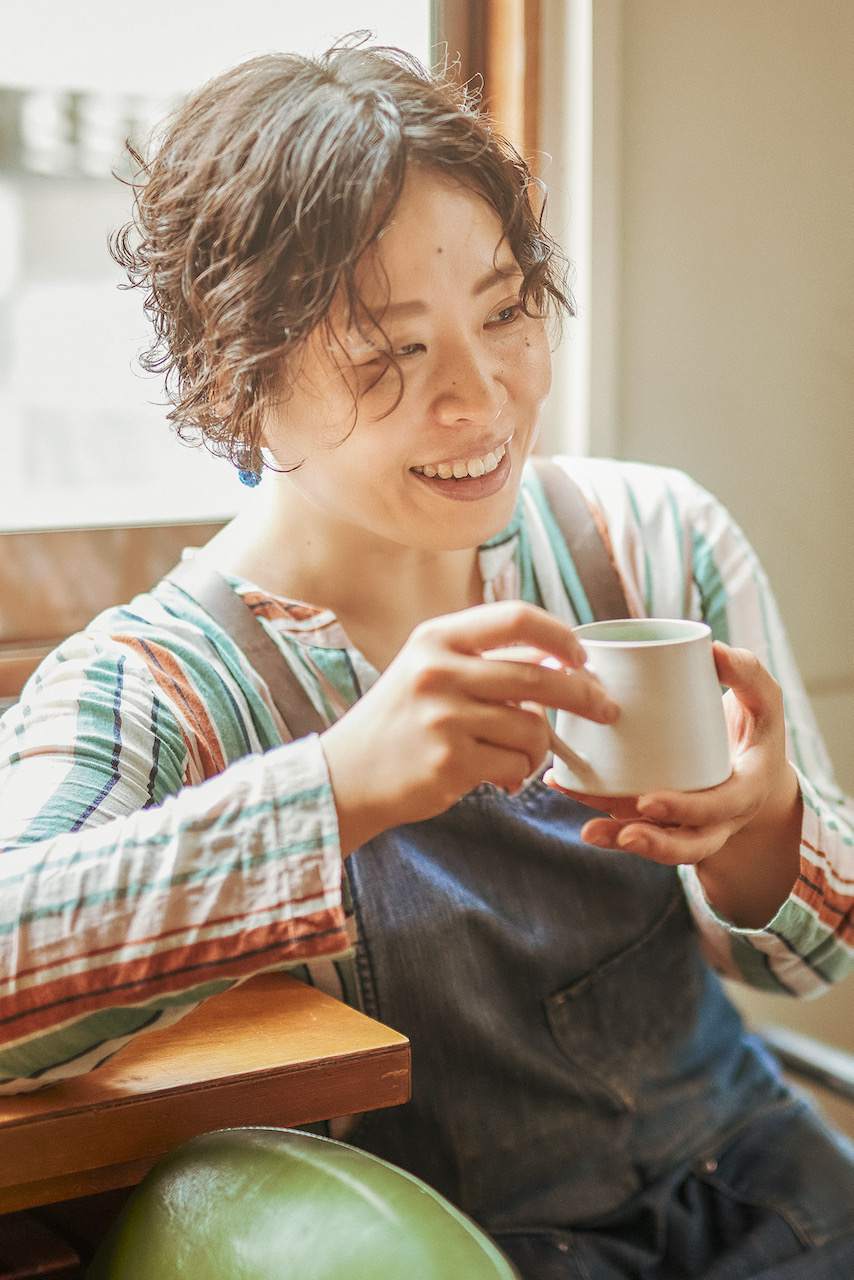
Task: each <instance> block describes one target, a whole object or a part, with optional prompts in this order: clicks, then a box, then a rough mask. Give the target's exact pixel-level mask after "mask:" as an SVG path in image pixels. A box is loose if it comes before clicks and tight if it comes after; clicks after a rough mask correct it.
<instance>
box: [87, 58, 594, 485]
mask: <svg viewBox="0 0 854 1280" xmlns="http://www.w3.org/2000/svg"><path fill="white" fill-rule="evenodd" d="M133 155H134V159H135V160H136V162H137V163H138V165H139V176H138V179H137V181H136V182H135V183H134V194H135V202H134V217H133V221H131V222H130V223H129V224H128V225H127V226H126V227H123V228H122V229H121V230H120V231H119V232H118V233H117V234H116V235H115V236H114V238H113V241H112V245H111V251H112V253H113V256H114V258H115V259H116V260H117V261H118V262H119V263H120V265H122V266H123V267H124V268H125V270H126V272H127V275H128V279H129V281H130V285H131V286H136V287H140V288H143V289H145V290H146V297H145V310H146V313H147V314H148V316H149V318H150V319H151V321H152V323H153V325H154V336H153V339H152V342H151V345H150V348H149V349H148V351H147V352H146V353H145V354H144V355H143V356H142V357H141V359H140V362H141V364H142V366H143V367H144V368H145V369H147V370H148V371H149V372H155V373H159V374H161V375H164V376H165V381H166V389H167V395H168V397H169V401H170V403H171V406H172V407H171V410H170V413H169V417H170V419H171V420H172V422H173V424H174V425H175V427H176V428H177V431H178V433H179V435H181V436H183V437H188V436H191V435H195V434H197V433H200V434H201V436H202V439H203V440H204V442H205V444H206V445H207V446H208V447H209V448H210V449H211V450H212V451H213V452H215V453H219V454H224V455H226V456H228V457H230V458H231V459H232V460H234V461H235V462H237V463H238V464H241V463H245V461H246V459H247V457H248V458H250V459H252V460H255V461H256V462H257V461H260V441H261V438H262V428H263V414H264V409H265V406H266V405H267V404H268V403H269V402H270V400H271V399H272V398H273V397H275V396H276V395H277V394H278V392H277V389H279V390H280V388H281V385H282V378H283V374H284V377H285V379H287V371H288V364H289V361H290V360H291V358H292V357H293V355H294V353H295V352H296V351H297V349H298V348H299V347H300V345H301V344H302V343H303V341H304V340H305V339H306V337H307V336H308V335H309V334H310V333H311V332H312V330H314V328H315V327H316V326H317V325H318V324H320V323H322V322H324V321H327V319H328V316H329V312H330V308H331V307H332V304H333V302H334V301H335V300H336V298H341V297H343V298H345V299H346V301H347V305H348V307H349V312H350V315H351V316H353V317H355V316H358V314H359V313H360V302H359V298H358V291H357V288H356V268H357V265H358V263H359V260H360V259H361V257H362V255H363V254H364V252H365V250H366V249H367V248H368V247H369V246H370V245H371V244H372V243H374V241H375V240H376V238H377V236H378V235H379V233H380V232H381V230H382V228H383V226H384V225H385V224H386V222H387V221H388V218H389V217H390V215H391V213H392V210H393V209H394V206H395V204H396V202H397V199H398V197H399V195H400V192H401V190H402V188H403V184H404V181H405V178H406V172H407V168H408V166H410V165H417V166H419V167H423V168H432V169H436V170H439V171H441V172H444V173H446V174H448V175H449V176H452V177H454V178H455V179H456V180H457V181H459V182H462V183H465V184H467V185H469V186H471V187H473V188H474V189H475V190H477V191H478V192H479V193H480V194H482V196H483V197H484V199H486V201H487V202H488V203H489V204H490V205H491V206H492V207H493V208H494V209H495V211H496V213H497V214H498V216H499V218H500V220H501V224H502V227H503V228H504V234H505V236H506V238H507V241H508V243H509V244H510V247H511V248H512V250H513V253H514V255H515V257H516V260H517V262H518V263H519V266H520V268H521V270H522V273H523V277H524V283H523V289H522V304H523V306H524V307H525V308H526V309H527V310H529V311H530V312H531V314H540V315H554V314H557V316H558V317H560V315H561V313H563V312H568V313H569V314H571V313H572V304H571V300H570V297H569V294H568V292H567V291H566V287H565V278H566V266H565V263H564V260H563V259H562V257H561V255H560V253H559V251H558V250H557V248H556V246H555V245H554V243H553V242H552V241H551V239H550V238H549V236H548V235H547V234H546V232H545V231H544V229H543V226H542V207H541V206H540V208H539V209H535V207H534V204H533V202H532V199H531V187H532V180H531V176H530V173H529V170H528V167H527V165H526V164H525V162H524V161H523V160H522V159H521V157H520V156H519V155H518V154H517V152H516V151H515V150H514V149H513V148H512V147H511V146H510V144H509V143H507V142H506V141H505V140H503V139H502V138H501V137H499V136H498V135H497V134H496V133H495V132H494V131H493V128H492V126H491V124H490V122H489V120H488V119H487V118H486V117H484V116H483V115H480V114H478V112H477V110H476V108H475V105H474V103H473V101H472V100H471V99H470V98H469V96H468V95H467V93H466V91H465V89H461V88H459V87H457V86H454V85H452V84H450V83H446V82H443V81H441V80H439V79H437V78H435V77H433V76H431V75H429V74H428V72H427V71H425V69H424V68H423V67H422V66H421V65H420V64H419V63H418V62H417V61H416V60H415V59H414V58H412V57H410V56H409V55H407V54H405V53H402V52H401V51H400V50H396V49H386V48H376V47H365V46H360V45H355V46H354V45H352V44H344V45H337V46H335V47H334V48H332V49H330V50H329V51H328V52H327V53H325V54H323V55H322V56H320V57H317V58H310V57H303V56H298V55H293V54H273V55H267V56H263V57H258V58H254V59H252V60H250V61H248V62H244V63H242V64H240V65H238V66H236V67H234V68H232V69H231V70H229V71H226V72H225V73H223V74H222V75H220V76H217V77H216V78H215V79H213V80H211V81H210V82H209V83H208V84H206V85H204V86H203V87H202V88H201V89H199V90H198V91H197V92H195V93H194V94H193V95H191V96H190V97H189V98H188V99H187V100H186V101H185V102H184V103H183V104H182V105H181V106H180V107H179V108H178V109H177V110H176V112H175V113H174V114H173V116H172V117H171V119H170V120H169V121H168V122H167V127H166V132H165V136H164V138H163V141H162V144H161V145H160V147H159V149H158V150H157V152H156V154H155V155H154V156H153V158H152V159H151V160H150V161H145V160H143V159H142V157H141V156H139V155H138V154H137V153H136V152H133Z"/></svg>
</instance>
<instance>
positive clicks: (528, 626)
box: [412, 600, 586, 668]
mask: <svg viewBox="0 0 854 1280" xmlns="http://www.w3.org/2000/svg"><path fill="white" fill-rule="evenodd" d="M412 634H413V637H418V636H424V637H428V638H429V637H436V638H438V639H440V640H441V642H443V643H444V644H447V646H448V647H449V648H452V649H455V650H456V651H457V652H458V653H468V654H478V655H479V654H482V653H485V652H486V651H487V650H489V649H500V648H501V647H502V646H506V645H527V646H530V647H531V648H534V649H538V650H540V651H541V652H542V653H543V654H544V655H547V654H550V655H552V656H553V657H555V658H558V659H559V660H560V662H561V663H562V664H563V665H564V666H566V667H571V668H580V667H583V666H584V663H585V660H586V654H585V652H584V649H583V647H582V645H581V643H580V641H579V640H578V639H577V637H576V635H575V633H574V632H573V630H572V628H571V627H568V626H567V625H566V623H564V622H561V621H560V619H559V618H555V617H554V616H553V615H552V614H550V613H546V611H545V609H538V608H537V607H536V606H535V605H530V604H525V603H524V602H522V601H519V600H509V601H505V602H502V603H500V604H483V605H476V606H475V607H474V608H473V609H463V610H461V611H460V612H459V613H453V614H445V615H443V616H442V617H439V618H432V619H430V621H428V622H424V623H422V624H421V625H420V626H418V627H416V629H415V631H414V632H413V633H412Z"/></svg>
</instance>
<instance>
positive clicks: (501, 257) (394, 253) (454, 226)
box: [356, 169, 519, 309]
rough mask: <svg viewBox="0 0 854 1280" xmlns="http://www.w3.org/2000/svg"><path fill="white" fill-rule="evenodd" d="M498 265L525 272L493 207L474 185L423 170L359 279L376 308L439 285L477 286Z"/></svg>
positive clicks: (411, 178) (412, 177) (413, 175)
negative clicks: (521, 268)
mask: <svg viewBox="0 0 854 1280" xmlns="http://www.w3.org/2000/svg"><path fill="white" fill-rule="evenodd" d="M496 268H498V270H499V271H500V272H501V274H502V275H510V274H517V273H519V267H518V264H517V262H516V259H515V257H514V255H513V251H512V249H511V248H510V245H509V243H508V241H507V240H506V238H505V236H504V234H503V228H502V225H501V219H500V218H499V216H498V214H497V213H496V211H495V210H494V209H493V208H492V206H491V205H490V204H489V203H488V202H487V201H486V200H485V199H484V197H483V196H482V195H480V193H479V192H478V191H477V190H475V189H474V188H472V187H470V186H467V185H465V184H463V183H461V182H457V181H455V180H454V179H452V178H450V177H447V176H446V175H444V174H441V173H436V172H434V171H431V170H417V169H416V170H414V171H412V172H410V174H409V175H408V176H407V179H406V182H405V184H404V187H403V191H402V192H401V195H400V199H399V200H398V202H397V204H396V205H395V208H394V210H393V211H392V214H391V216H390V217H389V219H388V221H387V222H386V224H385V226H384V227H383V229H382V231H381V232H380V234H379V236H378V237H377V240H376V243H375V244H374V245H373V246H372V248H371V249H370V250H369V251H368V253H367V254H365V256H364V258H363V259H362V261H361V262H360V264H359V268H358V270H357V273H356V282H357V285H358V288H359V292H360V294H361V296H362V298H363V301H364V302H365V304H366V305H367V306H369V307H370V308H371V309H373V307H374V306H375V305H380V306H383V305H385V304H387V303H388V302H392V303H396V302H398V301H401V300H406V299H407V298H409V297H410V295H412V296H413V297H418V296H420V293H421V292H423V291H425V290H426V291H428V293H429V292H430V291H431V290H432V289H435V288H439V289H441V288H452V289H454V288H461V289H464V290H469V289H470V288H471V287H472V285H473V284H474V283H476V282H480V281H481V280H482V279H483V278H484V276H485V275H486V274H489V273H494V271H495V269H496Z"/></svg>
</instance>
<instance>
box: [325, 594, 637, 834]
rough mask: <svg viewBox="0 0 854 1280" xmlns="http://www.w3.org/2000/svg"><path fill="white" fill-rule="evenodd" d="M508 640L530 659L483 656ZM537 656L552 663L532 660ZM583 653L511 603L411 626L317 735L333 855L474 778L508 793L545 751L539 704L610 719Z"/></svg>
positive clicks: (564, 629)
mask: <svg viewBox="0 0 854 1280" xmlns="http://www.w3.org/2000/svg"><path fill="white" fill-rule="evenodd" d="M511 645H512V646H527V648H526V650H525V656H526V658H528V659H529V660H527V661H521V662H520V661H518V660H515V659H513V660H511V659H509V658H508V659H504V658H502V657H496V656H494V655H492V656H490V657H489V658H487V657H486V656H485V655H487V654H488V653H489V651H490V650H495V649H500V648H502V647H506V646H511ZM546 656H548V657H551V658H553V659H557V661H558V663H559V666H560V669H558V670H555V669H554V668H553V667H548V666H541V665H539V661H538V658H544V657H546ZM584 660H585V654H584V650H583V649H582V647H581V645H580V643H579V642H578V640H577V639H576V637H575V635H574V634H573V631H572V629H571V628H570V627H568V626H566V625H565V624H564V623H562V622H560V621H559V620H558V619H557V618H554V617H552V616H551V615H550V614H548V613H546V612H545V611H544V610H542V609H537V608H535V607H534V606H533V605H527V604H522V603H518V602H513V603H506V604H505V603H502V604H485V605H478V606H476V607H475V608H473V609H465V610H463V611H461V612H460V613H454V614H449V615H447V616H444V617H440V618H434V619H432V620H430V621H429V622H425V623H422V624H421V625H420V626H418V627H416V628H415V630H414V631H413V632H412V635H411V636H410V638H409V639H408V641H407V642H406V644H405V645H404V646H403V648H402V649H401V651H400V653H399V654H398V655H397V657H396V658H395V659H394V661H393V662H392V663H391V664H390V665H389V667H388V668H387V670H386V671H385V672H384V673H383V675H382V676H380V678H379V680H378V681H377V682H376V684H375V685H374V686H373V687H372V688H371V689H370V690H369V691H368V692H367V693H366V694H365V695H364V697H362V698H360V699H359V701H358V702H357V703H356V705H355V706H354V707H352V708H351V709H350V711H348V712H347V714H346V715H344V716H342V718H341V719H340V720H338V721H337V722H336V723H335V724H334V725H332V726H331V727H330V728H329V729H327V730H326V732H325V733H323V734H322V735H321V742H322V744H323V749H324V753H325V756H326V761H327V764H328V767H329V773H330V777H331V779H332V789H333V792H334V795H335V803H336V807H337V810H338V823H339V831H340V836H341V844H342V852H343V853H344V854H345V855H346V854H347V853H350V852H352V850H353V849H355V848H357V847H358V845H360V844H362V843H364V841H365V840H367V839H370V838H371V836H374V835H377V834H378V833H379V832H380V831H385V830H387V829H388V828H389V827H392V826H396V825H398V824H400V823H404V822H417V821H420V820H422V819H424V818H430V817H433V816H434V815H435V814H437V813H442V812H444V810H445V809H448V808H449V807H450V806H451V805H452V804H454V803H456V801H457V800H459V799H460V798H461V796H463V795H465V794H466V792H468V791H471V790H472V789H473V788H474V787H476V786H478V785H479V784H480V783H481V782H492V783H494V784H495V785H496V786H499V787H503V788H505V789H507V790H508V791H515V790H517V789H518V788H519V787H520V786H521V785H522V783H523V782H524V781H525V779H526V778H528V777H529V776H530V775H531V774H532V773H534V772H535V771H536V770H537V769H538V768H539V767H540V765H541V764H542V762H543V760H544V759H545V757H546V755H547V753H548V750H549V729H548V724H547V722H546V720H545V718H544V716H543V714H542V712H541V711H540V710H539V709H538V708H539V706H551V707H561V708H563V709H565V710H571V711H574V712H575V713H576V714H577V715H581V716H586V717H587V718H588V719H591V720H598V721H600V722H602V723H609V722H610V721H611V720H613V719H614V718H616V715H617V711H616V707H615V706H614V704H613V703H612V702H611V701H610V699H609V698H608V697H607V695H606V694H605V692H604V690H603V689H602V686H601V685H600V684H599V682H598V681H597V680H596V678H595V677H594V676H592V675H591V674H590V673H589V672H587V671H585V670H583V669H582V668H583V666H584ZM529 704H530V705H529Z"/></svg>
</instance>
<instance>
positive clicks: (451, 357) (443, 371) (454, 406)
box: [434, 342, 507, 426]
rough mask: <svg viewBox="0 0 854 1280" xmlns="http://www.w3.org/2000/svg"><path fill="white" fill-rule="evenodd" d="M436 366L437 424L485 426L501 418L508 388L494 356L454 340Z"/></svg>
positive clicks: (435, 403) (435, 402)
mask: <svg viewBox="0 0 854 1280" xmlns="http://www.w3.org/2000/svg"><path fill="white" fill-rule="evenodd" d="M438 365H439V375H438V378H439V383H438V389H437V392H436V396H435V400H434V413H435V416H436V418H437V420H438V421H439V422H440V423H443V424H444V425H446V426H455V425H456V424H458V423H461V424H464V423H474V424H477V425H488V424H489V423H491V422H495V421H496V420H497V419H498V418H499V417H500V415H501V410H502V409H503V408H504V405H505V404H506V402H507V389H506V387H505V386H504V383H503V381H502V379H501V369H500V365H499V364H498V362H497V361H496V359H495V357H494V356H492V355H491V354H490V353H488V352H485V351H483V350H480V349H478V348H477V347H476V345H475V344H473V343H471V342H467V343H455V344H454V346H453V349H452V350H449V351H448V352H447V353H446V354H445V355H444V356H443V358H442V359H441V360H440V361H439V362H438Z"/></svg>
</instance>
